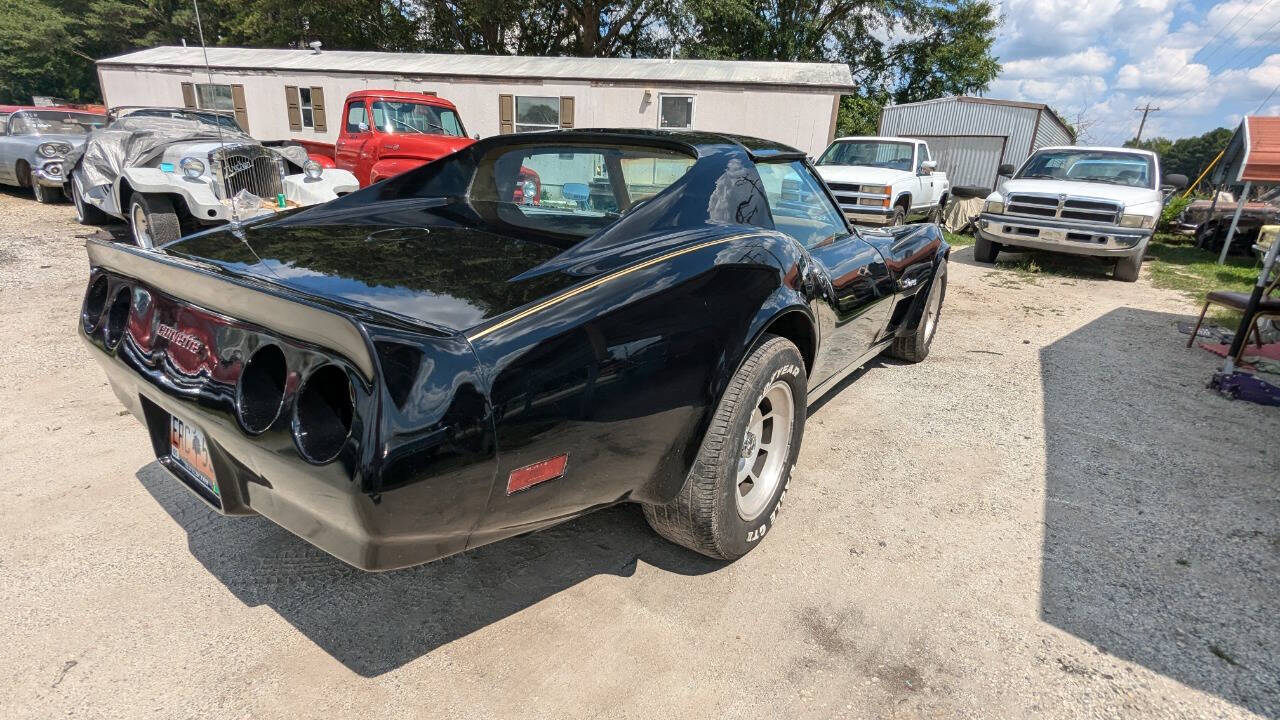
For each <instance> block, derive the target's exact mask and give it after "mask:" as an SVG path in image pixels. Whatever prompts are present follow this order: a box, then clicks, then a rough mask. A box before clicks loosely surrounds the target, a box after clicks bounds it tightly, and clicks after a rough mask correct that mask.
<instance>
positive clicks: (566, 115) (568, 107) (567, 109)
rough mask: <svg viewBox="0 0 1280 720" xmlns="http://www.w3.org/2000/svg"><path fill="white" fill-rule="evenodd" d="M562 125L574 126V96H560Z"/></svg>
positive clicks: (563, 126)
mask: <svg viewBox="0 0 1280 720" xmlns="http://www.w3.org/2000/svg"><path fill="white" fill-rule="evenodd" d="M560 127H562V128H571V127H573V98H572V97H570V96H568V95H561V96H560Z"/></svg>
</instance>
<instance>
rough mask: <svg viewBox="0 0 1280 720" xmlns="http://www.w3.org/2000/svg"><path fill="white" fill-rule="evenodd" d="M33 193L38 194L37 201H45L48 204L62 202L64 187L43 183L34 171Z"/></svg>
mask: <svg viewBox="0 0 1280 720" xmlns="http://www.w3.org/2000/svg"><path fill="white" fill-rule="evenodd" d="M31 194H32V195H35V196H36V202H38V203H44V204H46V205H47V204H49V203H56V202H60V201H61V200H62V189H61V188H51V187H45V186H44V185H41V184H40V182H39V181H38V180H36V175H35V173H34V172H33V173H31Z"/></svg>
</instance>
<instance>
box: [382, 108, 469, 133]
mask: <svg viewBox="0 0 1280 720" xmlns="http://www.w3.org/2000/svg"><path fill="white" fill-rule="evenodd" d="M373 124H374V125H376V126H377V127H378V128H379V129H380V130H382V131H383V132H387V133H421V134H426V135H450V136H452V137H465V136H466V134H467V131H466V130H464V129H463V127H462V120H461V119H459V118H458V113H456V112H454V111H453V110H450V109H449V108H444V107H437V106H435V105H428V104H426V103H417V102H411V101H407V100H375V101H374V103H373Z"/></svg>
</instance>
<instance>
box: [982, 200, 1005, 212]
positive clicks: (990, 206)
mask: <svg viewBox="0 0 1280 720" xmlns="http://www.w3.org/2000/svg"><path fill="white" fill-rule="evenodd" d="M982 212H989V213H994V214H996V215H999V214H1000V213H1002V212H1004V201H1003V200H988V201H986V202H985V203H983V204H982Z"/></svg>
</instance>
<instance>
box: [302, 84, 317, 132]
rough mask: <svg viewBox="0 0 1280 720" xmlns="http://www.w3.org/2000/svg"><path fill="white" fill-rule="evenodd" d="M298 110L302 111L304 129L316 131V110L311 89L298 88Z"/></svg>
mask: <svg viewBox="0 0 1280 720" xmlns="http://www.w3.org/2000/svg"><path fill="white" fill-rule="evenodd" d="M298 109H299V110H301V111H302V127H304V128H307V129H309V130H313V129H315V126H316V121H315V109H314V108H313V107H312V106H311V88H309V87H300V88H298Z"/></svg>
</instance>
